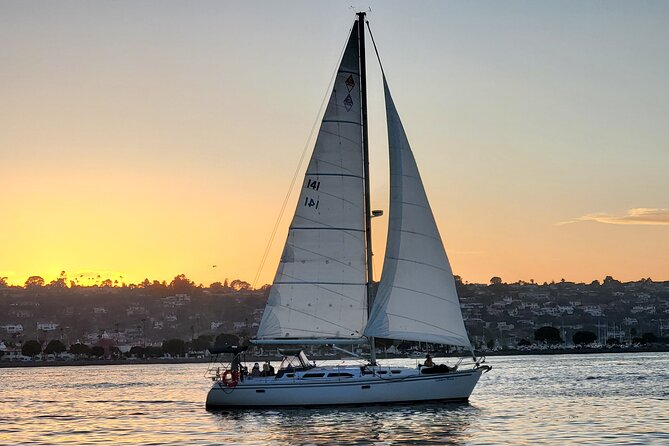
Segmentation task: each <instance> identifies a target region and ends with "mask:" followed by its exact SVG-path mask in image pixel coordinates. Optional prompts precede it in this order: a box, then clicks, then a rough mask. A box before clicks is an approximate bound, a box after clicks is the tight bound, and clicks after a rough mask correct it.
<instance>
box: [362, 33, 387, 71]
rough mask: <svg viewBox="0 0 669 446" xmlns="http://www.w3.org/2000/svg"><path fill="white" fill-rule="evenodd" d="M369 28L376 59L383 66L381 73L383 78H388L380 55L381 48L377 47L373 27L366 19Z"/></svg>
mask: <svg viewBox="0 0 669 446" xmlns="http://www.w3.org/2000/svg"><path fill="white" fill-rule="evenodd" d="M365 23H366V24H367V29H368V30H369V37H371V38H372V46H374V52H375V53H376V60H378V61H379V67H380V68H381V74H382V75H383V78H384V79H385V78H386V72H385V71H383V64H382V63H381V57H380V56H379V49H378V48H377V47H376V41H375V40H374V34H372V28H371V27H370V26H369V20H366V21H365Z"/></svg>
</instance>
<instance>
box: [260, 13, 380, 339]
mask: <svg viewBox="0 0 669 446" xmlns="http://www.w3.org/2000/svg"><path fill="white" fill-rule="evenodd" d="M361 122H362V116H361V107H360V62H359V50H358V27H357V26H354V27H353V29H352V31H351V35H350V37H349V40H348V43H347V46H346V49H345V51H344V55H343V57H342V61H341V64H340V67H339V70H338V72H337V76H336V79H335V83H334V88H333V91H332V95H331V96H330V100H329V102H328V105H327V108H326V111H325V114H324V116H323V121H322V123H321V127H320V131H319V133H318V137H317V140H316V145H315V147H314V152H313V154H312V157H311V161H310V162H309V166H308V168H307V171H306V174H305V178H304V183H303V184H302V191H301V193H300V198H299V200H298V202H297V209H296V210H295V216H294V217H293V221H292V223H291V225H290V229H289V232H288V239H287V240H286V244H285V247H284V250H283V254H282V256H281V261H280V263H279V267H278V270H277V273H276V276H275V278H274V283H273V284H272V288H271V291H270V294H269V299H268V302H267V307H266V308H265V312H264V314H263V318H262V321H261V322H260V327H259V329H258V333H257V336H256V337H257V339H260V340H262V339H265V340H267V339H279V338H281V339H296V338H297V339H314V338H319V339H341V338H348V339H351V338H360V337H361V336H362V331H363V328H364V325H365V322H366V319H367V304H366V274H365V227H364V201H363V191H364V180H363V160H362V156H363V155H362V133H361Z"/></svg>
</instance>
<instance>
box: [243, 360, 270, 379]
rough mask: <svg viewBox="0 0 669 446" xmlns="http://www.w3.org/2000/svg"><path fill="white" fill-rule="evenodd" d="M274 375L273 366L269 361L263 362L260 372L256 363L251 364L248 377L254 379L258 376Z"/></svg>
mask: <svg viewBox="0 0 669 446" xmlns="http://www.w3.org/2000/svg"><path fill="white" fill-rule="evenodd" d="M245 368H246V367H245ZM274 374H275V372H274V366H272V364H270V362H269V361H265V362H264V363H263V365H262V370H260V364H258V363H257V362H256V363H255V364H253V368H252V369H251V374H250V376H251V377H253V378H256V377H260V376H274Z"/></svg>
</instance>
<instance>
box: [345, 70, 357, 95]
mask: <svg viewBox="0 0 669 446" xmlns="http://www.w3.org/2000/svg"><path fill="white" fill-rule="evenodd" d="M345 83H346V88H348V92H349V93H350V92H351V90H353V87H355V81H354V80H353V75H352V74H351V75H350V76H349V77H348V79H346V82H345Z"/></svg>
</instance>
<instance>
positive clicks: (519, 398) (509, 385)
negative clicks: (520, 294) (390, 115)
mask: <svg viewBox="0 0 669 446" xmlns="http://www.w3.org/2000/svg"><path fill="white" fill-rule="evenodd" d="M383 362H384V364H385V363H388V364H394V365H403V366H415V365H416V360H415V359H392V360H387V361H383ZM437 362H443V361H439V360H437ZM446 362H448V363H451V364H452V362H453V360H452V359H448V360H446ZM325 363H329V364H338V363H340V362H337V361H327V362H325ZM487 364H490V365H492V366H493V370H492V371H491V372H489V373H487V374H484V375H483V377H482V378H481V381H480V382H479V384H478V386H477V387H476V389H475V390H474V393H473V394H472V396H471V398H470V401H469V403H466V404H460V403H459V404H451V403H449V404H443V403H430V404H413V405H394V406H372V407H350V408H346V407H341V408H318V409H305V408H300V409H265V410H238V411H218V412H210V411H207V410H205V408H204V401H205V397H206V394H207V391H208V389H209V387H210V385H211V381H209V380H208V379H207V378H206V377H205V376H204V374H205V371H206V369H207V364H151V365H148V364H146V365H141V364H133V365H113V366H112V365H110V366H86V367H77V366H66V367H34V368H32V367H29V368H3V369H0V444H2V445H5V444H6V445H14V444H40V445H42V444H44V445H58V444H76V445H86V444H95V445H105V444H114V445H137V444H179V445H181V444H188V445H214V444H240V445H329V444H333V445H334V444H337V445H340V444H341V445H348V444H355V445H358V444H359V445H394V444H435V445H443V444H471V445H479V444H490V445H498V444H527V445H530V444H555V445H563V444H643V445H645V444H658V445H659V444H664V445H667V444H669V353H623V354H588V355H537V356H497V357H490V358H488V361H487Z"/></svg>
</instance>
